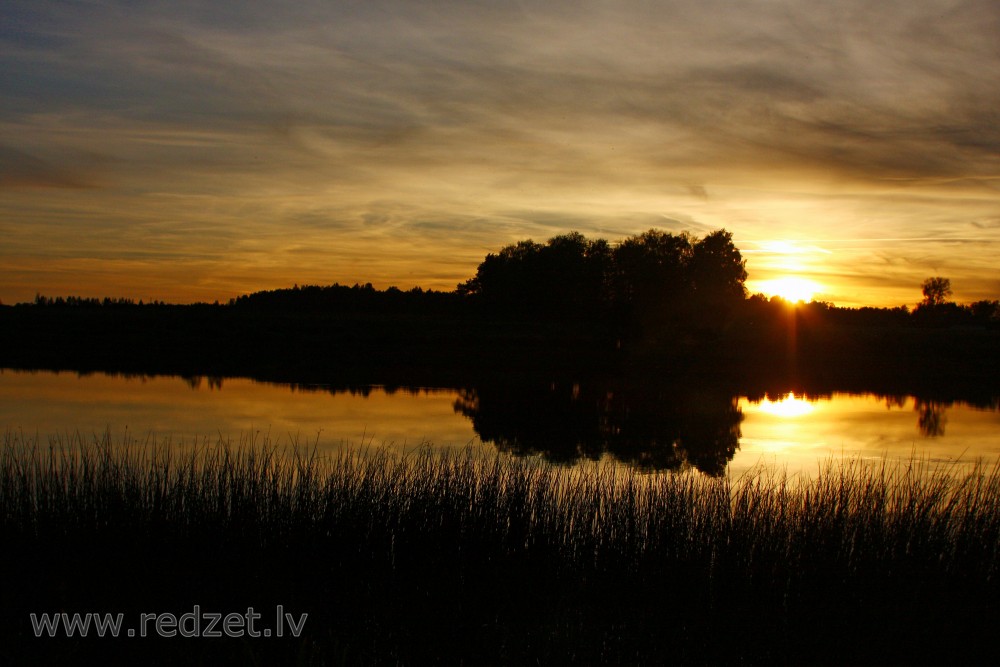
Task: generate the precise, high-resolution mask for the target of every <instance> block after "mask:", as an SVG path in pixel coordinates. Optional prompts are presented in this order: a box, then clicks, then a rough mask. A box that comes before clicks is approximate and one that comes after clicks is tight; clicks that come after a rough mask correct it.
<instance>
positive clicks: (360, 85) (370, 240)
mask: <svg viewBox="0 0 1000 667" xmlns="http://www.w3.org/2000/svg"><path fill="white" fill-rule="evenodd" d="M997 34H1000V6H998V5H997V4H996V3H994V2H992V1H991V0H974V1H973V0H970V1H956V2H949V3H941V2H938V1H937V0H911V1H909V2H902V1H897V0H890V1H889V2H880V3H874V4H873V3H870V2H862V1H861V0H846V1H845V2H838V3H835V4H831V3H810V2H805V1H804V0H782V1H780V2H763V1H761V2H746V3H738V4H734V3H732V2H723V1H722V0H708V1H705V0H698V1H695V0H676V1H674V2H670V3H646V2H639V1H638V0H634V1H633V0H624V1H623V2H617V3H605V2H596V1H589V0H584V1H582V2H580V1H577V2H563V1H556V2H544V3H542V2H534V1H532V0H522V1H520V2H489V3H487V2H458V1H452V0H447V1H446V0H434V1H431V2H422V3H410V2H402V1H391V0H384V1H371V2H364V3H327V2H320V1H319V0H304V1H303V2H297V3H292V4H291V5H288V6H278V5H275V4H274V3H271V2H264V1H263V0H250V1H248V2H240V3H229V2H216V3H208V4H206V3H195V2H185V1H181V2H169V3H163V2H156V1H153V0H148V1H144V2H138V3H136V2H130V3H123V2H115V1H112V0H95V1H93V2H89V3H85V4H71V3H62V2H54V1H50V0H38V1H37V2H33V3H30V5H29V4H27V3H15V5H14V6H12V7H10V8H5V9H4V21H3V22H2V27H0V67H2V68H3V71H4V72H5V83H4V96H3V99H2V100H0V132H2V136H3V137H4V139H3V141H4V145H3V147H2V148H0V188H2V189H3V191H4V192H5V193H8V195H6V196H5V198H4V199H3V200H2V201H0V226H2V227H3V228H4V230H5V231H12V232H16V236H17V238H18V243H17V246H16V247H17V248H18V249H19V250H17V251H16V252H18V253H24V254H22V255H18V256H19V257H22V258H24V259H23V262H29V260H28V259H27V258H28V257H29V256H31V257H37V258H42V259H38V260H37V261H44V258H45V257H50V258H53V259H55V258H57V257H58V258H60V261H69V260H68V259H67V258H65V257H62V256H61V255H59V254H58V253H59V251H58V249H57V248H58V247H59V243H56V244H52V243H51V241H52V238H53V237H51V236H49V234H50V233H52V232H51V230H52V229H53V225H55V226H57V227H58V229H59V236H58V239H59V242H60V243H65V244H66V245H67V246H72V247H73V248H74V252H75V253H76V254H77V255H78V261H79V262H84V261H85V260H87V258H92V259H93V258H104V259H108V258H109V257H110V256H111V255H113V254H114V249H115V248H122V247H129V248H132V249H133V252H136V250H134V249H135V248H142V253H144V255H143V256H144V257H150V258H152V257H160V258H163V259H164V260H166V258H171V261H176V260H177V258H178V257H179V256H183V255H184V254H185V253H187V254H188V256H189V257H190V258H191V260H192V261H196V262H200V263H201V262H203V264H199V269H198V271H199V272H203V274H204V275H205V276H211V277H205V278H199V281H200V285H202V286H203V285H207V284H211V285H216V286H222V285H225V288H224V291H226V293H220V294H219V298H226V297H228V296H230V295H231V293H230V292H233V291H235V292H240V291H246V290H249V289H254V288H257V287H259V286H260V283H261V282H269V283H270V285H272V286H273V285H275V284H280V283H281V282H282V281H286V282H300V283H301V282H306V281H307V280H309V279H312V278H315V279H316V280H325V281H332V280H355V279H357V280H361V279H364V276H361V275H359V274H361V273H363V272H364V271H366V270H367V271H369V272H370V273H371V275H372V278H371V279H372V280H373V282H376V281H384V282H387V283H392V282H396V283H400V284H401V285H402V286H407V285H410V284H421V283H425V284H426V283H433V284H434V285H435V286H439V287H441V286H450V285H452V284H454V283H455V282H458V280H461V279H463V278H464V277H467V275H468V274H469V273H470V272H471V271H473V270H474V268H475V263H476V261H477V259H476V258H477V257H481V256H482V254H483V252H484V249H487V250H488V249H496V248H497V247H499V245H502V244H503V243H507V242H510V241H511V240H513V239H516V238H524V237H528V236H531V237H536V238H545V237H547V236H549V235H553V234H556V233H560V232H564V231H569V230H570V229H578V230H580V231H583V232H584V233H590V234H597V235H605V236H608V237H611V238H618V237H620V236H623V235H626V234H629V233H635V232H639V231H642V230H644V229H647V228H649V227H651V226H661V227H664V228H669V229H671V230H672V231H683V230H688V231H692V232H694V233H696V234H703V233H705V231H707V230H711V229H714V228H717V227H727V228H729V229H730V230H732V231H734V233H735V235H736V239H737V242H738V243H739V242H743V243H745V244H746V245H745V247H746V248H747V249H748V250H751V251H752V250H753V249H754V247H755V246H754V244H755V243H757V242H759V241H762V240H768V239H770V240H778V241H780V240H785V241H788V242H796V241H801V242H804V241H806V240H808V239H813V241H814V244H813V245H815V246H816V247H819V248H828V249H830V251H831V254H829V255H826V256H825V257H824V258H821V259H817V260H816V267H817V270H820V269H822V267H823V266H827V267H828V268H829V277H828V279H829V280H830V281H833V280H842V281H847V282H850V283H852V284H854V285H859V284H861V283H862V282H863V281H864V280H865V275H871V276H876V274H878V273H879V271H881V267H880V264H879V262H880V261H881V260H880V259H879V257H906V258H910V259H911V260H912V261H910V262H909V268H904V267H902V266H901V267H900V268H899V280H900V281H903V282H906V281H909V282H910V283H913V284H916V285H919V282H920V280H921V279H922V278H923V277H925V276H922V275H921V272H922V271H924V272H926V270H928V269H929V268H933V267H935V266H937V267H938V268H939V270H940V271H942V272H951V273H952V274H953V275H956V276H962V279H963V280H967V281H969V282H970V283H974V284H977V285H986V284H988V283H989V281H990V280H993V281H995V279H996V273H995V272H996V269H995V268H990V267H989V261H988V260H987V253H988V252H991V251H992V250H994V249H995V247H996V243H997V242H1000V228H998V227H997V226H996V224H995V222H996V219H997V215H998V213H997V186H998V183H1000V180H998V179H1000V122H998V121H1000V117H998V112H997V109H1000V86H998V85H997V84H998V83H1000V46H998V44H1000V43H998V41H997V39H996V35H997ZM53 192H58V193H60V194H59V195H58V196H55V197H53V196H52V193H53ZM95 239H97V240H99V242H98V241H96V240H95ZM290 239H291V241H289V240H290ZM859 239H863V240H864V241H865V243H866V244H867V247H868V248H869V249H868V250H864V251H863V250H861V248H860V247H859V246H855V247H853V249H851V250H848V247H849V244H848V245H838V243H840V242H841V241H843V242H845V243H846V242H847V241H851V242H853V241H856V240H859ZM892 239H897V240H892ZM917 239H925V240H923V241H919V243H920V244H922V247H924V248H925V250H922V251H921V252H920V253H914V252H913V250H912V248H913V246H914V244H915V243H918V241H917ZM960 239H970V240H975V241H976V243H966V244H964V245H962V248H961V251H960V252H959V251H957V250H956V249H955V244H956V243H960ZM938 240H940V241H941V243H938V242H937V241H938ZM977 244H979V246H981V247H977ZM412 248H419V253H416V252H414V251H413V250H412ZM310 249H314V250H315V251H314V252H310ZM6 252H7V255H8V256H10V255H11V253H13V252H14V250H8V251H6ZM418 255H419V257H418ZM121 258H122V259H123V261H124V260H125V259H127V258H126V257H125V256H124V255H121ZM748 258H749V260H750V262H749V268H750V271H751V276H752V277H753V276H754V275H755V274H758V275H759V277H760V278H761V279H763V278H765V277H769V276H768V272H769V271H771V270H772V268H773V267H771V265H769V264H768V263H767V262H765V261H763V260H764V259H765V258H764V257H763V256H761V255H759V254H755V253H753V252H749V253H748ZM30 261H36V260H34V259H33V260H30ZM74 261H77V260H74ZM247 261H254V262H257V263H258V265H259V266H261V267H264V268H262V269H261V271H258V272H256V273H254V274H253V275H254V278H253V279H247V275H245V274H244V272H243V269H242V268H240V267H241V266H242V265H244V264H245V263H246V262H247ZM839 261H844V262H848V261H849V262H851V263H852V266H853V267H855V269H856V271H854V270H852V272H851V274H850V277H848V275H847V273H844V272H841V273H838V272H837V270H836V268H835V267H836V266H837V262H839ZM757 262H759V264H755V263H757ZM148 266H149V267H150V268H148V271H149V272H150V275H153V273H155V271H156V270H159V269H158V268H156V266H157V264H156V262H152V263H150V264H148ZM80 267H83V264H80ZM331 267H333V268H331ZM337 267H340V268H337ZM344 267H347V268H344ZM442 267H447V268H442ZM969 267H974V271H975V273H973V272H972V271H971V270H970V269H969ZM89 270H90V269H86V271H89ZM81 271H83V272H82V273H81V274H80V275H81V280H82V281H84V282H85V281H86V280H87V278H86V276H87V275H93V284H94V287H93V289H95V290H101V289H104V288H106V287H107V286H108V284H109V283H108V281H109V280H113V278H112V277H111V274H108V273H105V272H101V273H99V274H98V273H94V274H90V273H87V272H86V271H84V270H83V268H81ZM262 272H266V274H267V277H264V278H262V277H261V274H262ZM866 272H867V274H866ZM834 274H837V275H834ZM7 275H8V276H9V275H11V274H7ZM26 275H27V274H21V276H22V277H21V278H17V279H15V278H11V277H6V278H5V279H4V280H2V281H0V294H2V296H3V298H4V299H5V300H17V299H19V298H24V295H25V294H28V295H30V294H33V293H34V292H35V291H36V290H38V289H42V291H48V289H47V288H46V286H45V285H39V284H28V283H26V282H24V281H25V280H28V278H27V277H25V276H26ZM32 275H35V278H33V279H38V277H37V275H36V274H32ZM199 275H202V274H201V273H199ZM231 276H232V277H233V278H230V277H231ZM297 276H308V277H297ZM244 279H247V282H245V283H241V282H240V281H241V280H244ZM122 281H123V282H124V281H125V278H124V277H123V278H122ZM150 282H151V284H152V282H153V281H152V280H151V281H150ZM953 282H955V284H956V291H958V289H959V285H958V280H955V281H953ZM877 283H878V280H876V279H875V278H874V277H873V278H872V284H873V285H876V284H877ZM199 289H202V288H201V287H199ZM220 289H223V288H221V287H220ZM107 291H114V290H110V289H108V290H107ZM857 291H859V292H865V290H863V289H858V290H857ZM971 291H976V293H977V294H979V293H981V292H982V290H980V289H979V288H978V287H977V288H975V290H971V289H970V293H971ZM194 293H195V291H194V290H192V291H190V292H185V291H184V288H183V286H182V285H181V283H180V282H176V283H172V286H171V287H170V291H169V293H164V294H161V295H160V296H161V297H163V298H176V299H185V298H187V297H186V296H185V295H186V294H187V295H191V294H194ZM867 293H868V294H870V295H872V296H871V298H872V299H874V300H876V301H883V302H885V301H887V302H892V300H894V299H897V298H899V292H893V291H881V292H880V291H878V289H877V288H876V289H875V290H874V291H868V292H867ZM198 294H199V295H203V294H204V291H199V292H198Z"/></svg>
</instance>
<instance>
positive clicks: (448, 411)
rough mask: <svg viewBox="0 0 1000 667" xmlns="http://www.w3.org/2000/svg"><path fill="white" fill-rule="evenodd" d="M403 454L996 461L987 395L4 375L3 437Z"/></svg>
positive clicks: (643, 461)
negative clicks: (379, 449)
mask: <svg viewBox="0 0 1000 667" xmlns="http://www.w3.org/2000/svg"><path fill="white" fill-rule="evenodd" d="M109 427H110V428H112V430H113V431H114V433H115V435H118V434H120V433H121V432H122V430H124V429H126V428H127V429H128V431H129V433H131V434H134V435H137V436H139V437H140V439H143V437H144V434H150V436H152V437H153V438H156V439H158V441H160V442H163V441H166V440H171V441H172V442H175V443H176V442H178V441H188V442H191V441H195V442H203V441H204V440H205V439H209V440H214V439H216V438H218V437H219V436H222V437H224V438H231V439H234V440H237V441H238V439H239V437H240V435H241V434H244V433H247V432H257V431H262V432H264V433H268V434H269V435H270V437H271V439H272V441H275V440H277V441H280V442H284V443H288V442H300V443H304V442H308V443H310V444H311V443H313V442H318V443H319V444H320V446H321V447H323V448H337V447H340V446H344V445H350V446H354V445H359V444H372V445H376V446H378V445H382V444H385V445H389V446H397V447H399V446H402V447H412V446H415V445H418V444H420V443H423V442H430V443H433V444H435V445H436V446H441V447H448V446H457V447H464V446H466V445H468V444H470V443H473V444H476V445H479V444H482V445H484V446H487V447H489V448H491V449H492V448H496V449H498V450H500V451H504V452H510V453H512V454H516V455H536V456H541V457H544V458H545V459H547V460H549V461H552V462H558V463H561V464H573V463H575V462H577V461H581V460H597V459H601V458H610V459H613V460H615V461H619V462H622V463H624V464H628V465H632V466H636V467H639V468H642V469H644V470H682V469H686V468H693V469H696V470H699V471H702V472H703V473H706V474H709V475H720V474H723V473H725V472H726V471H727V470H728V471H729V472H735V473H737V474H738V473H739V471H741V470H744V469H746V468H749V467H750V466H752V465H754V464H756V463H759V462H764V463H773V464H777V465H780V466H785V467H787V468H788V469H789V470H790V471H797V470H803V469H813V470H814V469H815V466H816V461H817V460H823V459H827V458H829V457H830V456H840V455H862V456H871V457H881V456H890V457H896V456H900V457H907V456H910V455H919V456H925V457H929V458H933V459H940V460H953V459H955V458H957V457H960V456H961V457H962V458H965V459H973V458H977V457H984V458H988V459H993V458H995V457H997V456H1000V411H998V399H997V398H996V397H985V398H984V397H979V398H978V399H976V400H973V401H961V400H957V399H954V398H951V397H941V396H932V397H926V396H925V397H913V396H906V395H898V394H871V393H870V394H842V393H836V392H826V393H822V392H818V393H811V392H809V391H802V390H801V389H797V390H796V391H795V392H794V393H793V392H789V391H774V392H756V393H755V392H739V391H737V390H733V389H732V388H721V387H717V386H711V385H706V386H693V385H691V384H690V383H689V384H686V385H678V384H676V383H671V382H670V381H667V380H665V381H661V382H650V381H648V380H646V381H644V382H642V383H636V382H633V383H629V382H625V381H618V382H607V381H606V382H603V383H596V382H591V383H574V382H536V383H518V382H506V383H505V382H495V383H492V384H480V385H477V386H475V387H466V388H460V389H446V388H413V387H392V386H390V387H385V386H371V385H351V384H343V385H338V384H271V383H262V382H256V381H253V380H249V379H245V378H222V377H187V378H179V377H166V376H132V377H123V376H118V377H112V376H109V375H104V374H93V375H76V374H73V373H63V374H56V373H51V372H37V373H23V372H11V371H3V370H0V428H8V429H22V430H24V431H25V432H26V433H32V432H36V433H39V434H40V435H41V436H42V437H43V439H44V437H45V436H48V435H53V434H54V435H63V434H67V433H74V432H80V433H81V434H83V435H84V436H85V437H86V436H88V435H89V434H90V433H91V432H93V433H103V432H104V430H105V429H107V428H109Z"/></svg>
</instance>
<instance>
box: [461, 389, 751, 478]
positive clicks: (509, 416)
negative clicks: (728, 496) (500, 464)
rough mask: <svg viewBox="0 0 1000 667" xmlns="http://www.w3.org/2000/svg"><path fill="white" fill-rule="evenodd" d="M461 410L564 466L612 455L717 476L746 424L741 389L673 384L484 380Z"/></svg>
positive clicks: (500, 440) (503, 445)
mask: <svg viewBox="0 0 1000 667" xmlns="http://www.w3.org/2000/svg"><path fill="white" fill-rule="evenodd" d="M455 410H456V411H457V412H459V413H461V414H463V415H465V416H466V417H468V418H469V419H470V420H471V421H472V425H473V428H474V429H475V431H476V433H477V434H478V435H479V437H480V438H481V439H482V440H483V442H488V443H492V444H493V445H495V446H496V447H497V448H498V449H499V450H501V451H504V452H509V453H512V454H516V455H532V454H540V455H542V456H544V457H545V458H546V459H547V460H549V461H553V462H559V463H572V462H575V461H578V460H580V459H582V458H583V459H591V460H596V459H598V458H600V457H601V456H602V455H604V454H609V455H611V456H612V457H614V458H615V459H617V460H618V461H621V462H623V463H629V464H631V465H634V466H637V467H639V468H642V469H646V470H676V469H682V468H685V467H688V466H693V467H694V468H696V469H698V470H699V471H701V472H703V473H705V474H708V475H715V476H717V475H721V474H722V473H723V472H724V471H725V468H726V465H727V463H728V462H729V461H730V460H732V458H733V456H734V455H735V453H736V450H737V449H738V448H739V439H740V435H741V433H740V423H741V422H742V421H743V412H742V410H741V409H740V407H739V404H738V397H737V396H736V395H735V393H734V392H731V391H728V390H722V389H718V390H716V389H704V388H698V389H692V388H691V387H678V386H667V385H663V386H656V387H651V386H648V385H643V386H641V387H638V386H632V387H630V386H619V387H614V388H611V389H609V388H607V387H606V386H605V387H598V386H594V385H586V384H576V383H568V382H563V383H560V382H552V383H549V384H544V383H538V384H533V385H524V384H517V385H514V384H488V385H479V386H477V387H476V388H474V389H463V390H461V391H460V392H459V398H458V399H457V400H456V402H455Z"/></svg>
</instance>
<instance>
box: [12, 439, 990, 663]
mask: <svg viewBox="0 0 1000 667" xmlns="http://www.w3.org/2000/svg"><path fill="white" fill-rule="evenodd" d="M0 531H2V534H0V539H2V542H3V544H4V545H7V546H6V547H5V548H4V549H3V556H2V558H3V567H4V570H3V571H4V572H6V573H7V576H8V581H7V586H6V588H7V590H8V595H7V602H6V603H5V606H4V609H5V611H4V613H5V618H4V628H5V634H6V635H7V637H5V640H4V646H6V647H7V649H6V650H8V651H14V650H16V651H17V653H16V654H15V655H16V657H17V659H18V660H24V659H26V658H31V657H33V656H35V655H36V653H38V652H41V653H40V654H39V655H43V656H44V658H45V659H46V660H48V659H52V658H53V656H55V657H56V658H58V657H59V656H60V655H61V653H60V651H64V650H70V648H69V647H71V649H72V651H78V650H83V649H87V650H92V651H95V652H98V654H100V655H102V656H104V653H105V652H108V651H119V652H120V651H122V650H127V651H128V652H129V653H128V657H129V658H130V659H131V658H134V652H136V651H142V650H144V649H148V648H149V647H151V646H156V647H157V648H156V651H155V655H154V657H156V658H159V659H161V660H163V661H169V660H171V659H175V660H176V659H183V660H184V661H186V662H190V661H191V660H192V659H194V658H195V657H196V656H202V655H204V656H210V661H211V662H213V663H216V662H218V661H220V660H222V661H225V660H228V659H232V656H234V655H237V654H239V655H243V653H240V652H241V651H242V652H246V651H250V652H251V654H252V655H253V656H255V657H256V658H257V659H259V660H263V661H265V662H266V663H268V664H271V663H275V662H278V663H280V662H282V661H286V662H287V661H292V660H293V657H295V658H296V659H298V660H299V661H305V662H312V663H315V664H330V663H331V662H333V663H346V664H373V663H375V664H426V663H433V662H441V663H447V664H455V663H463V662H464V663H471V664H525V663H541V664H567V663H577V664H592V663H596V662H601V663H607V662H616V663H627V664H639V663H652V664H662V663H664V662H679V663H686V664H691V663H720V662H722V663H772V664H773V663H793V664H802V663H831V664H837V663H843V662H849V663H852V664H860V663H871V664H886V663H899V664H904V663H905V664H914V663H920V662H923V663H939V662H947V663H952V664H954V663H956V662H991V661H992V662H995V661H996V660H997V658H1000V650H998V648H997V647H996V646H995V643H994V642H992V641H991V640H990V639H989V637H990V636H991V634H992V631H993V629H994V628H995V627H996V622H997V621H998V620H1000V609H998V601H1000V598H998V593H1000V585H998V571H1000V552H998V546H1000V471H998V468H997V466H986V465H984V464H981V463H974V464H969V465H957V464H952V465H950V466H946V467H935V466H934V465H932V464H931V463H930V462H927V461H924V462H921V461H906V462H900V463H896V462H890V461H877V462H874V463H872V462H864V461H860V460H847V461H843V462H839V461H838V462H834V461H831V462H829V463H828V464H827V465H825V466H824V467H823V468H821V469H820V470H819V471H818V472H817V474H816V475H815V476H814V477H812V478H810V479H804V478H798V477H793V478H788V477H786V476H784V475H783V474H781V473H780V471H776V470H773V469H765V468H759V469H756V470H754V471H753V472H752V473H750V474H747V475H745V476H743V477H741V478H739V479H730V478H726V477H723V478H709V477H704V476H701V475H698V474H696V473H683V474H662V475H649V474H643V473H639V472H636V471H634V470H631V469H628V468H625V467H622V466H615V465H612V464H606V465H605V464H593V465H585V466H578V467H573V468H565V467H556V466H553V465H549V464H545V463H541V462H539V461H537V460H531V459H517V458H512V457H508V456H504V455H497V454H483V453H476V452H474V451H472V450H466V451H463V452H460V453H455V452H451V453H448V452H444V451H435V450H432V449H431V448H429V447H427V448H422V449H419V450H417V451H415V452H412V453H409V454H402V453H394V452H391V451H388V450H385V449H356V450H348V451H344V452H342V453H339V454H335V455H333V456H331V457H327V456H322V455H320V452H319V449H318V448H316V447H315V446H313V447H311V448H287V449H285V448H279V447H276V446H274V445H273V444H272V443H270V442H269V441H268V440H267V439H266V438H264V439H262V440H253V439H247V440H244V441H242V442H239V443H236V444H233V443H227V442H219V443H216V444H214V445H211V446H205V445H201V446H198V447H191V448H187V449H184V448H173V447H156V446H152V445H150V443H139V442H136V441H135V440H129V439H125V440H124V441H122V442H112V438H111V437H110V435H107V434H105V435H104V436H103V437H98V438H94V439H93V440H91V441H85V440H84V439H82V438H79V437H77V438H73V439H71V440H70V441H62V442H60V441H56V442H54V443H50V444H46V445H43V444H41V443H39V442H38V441H37V440H36V439H33V438H26V437H24V436H22V435H20V434H18V433H12V432H8V433H7V434H6V436H5V439H4V443H3V447H2V450H0ZM196 603H197V604H201V605H202V606H203V607H205V606H213V605H214V606H215V607H216V608H218V609H219V610H220V611H228V610H230V609H237V610H238V609H241V608H245V607H246V606H247V605H254V606H256V607H258V608H263V607H267V606H268V605H276V604H282V605H284V607H285V608H286V609H294V610H295V611H296V612H297V613H302V612H308V613H309V614H310V617H309V618H310V620H309V625H308V626H307V628H306V632H305V633H304V635H303V637H302V638H300V639H298V640H295V641H294V642H291V643H290V642H289V641H277V640H262V639H261V640H256V641H255V642H252V643H247V642H246V640H244V641H243V642H241V643H233V642H226V641H219V642H216V643H214V644H213V643H208V644H206V643H205V642H197V641H195V640H187V643H184V641H182V640H173V641H172V642H171V641H168V640H161V641H154V640H144V641H145V643H144V644H142V643H138V642H134V641H133V642H132V643H131V644H127V643H122V642H123V641H124V640H120V641H119V643H117V644H112V643H110V642H109V641H107V640H104V643H103V644H101V643H96V642H93V641H90V640H87V641H78V642H75V643H74V642H67V641H64V642H56V641H54V640H49V641H48V642H45V641H44V640H37V639H34V638H33V637H29V636H28V633H27V630H28V629H29V626H28V623H27V616H28V613H30V612H32V611H35V612H44V611H55V610H69V611H102V610H103V611H123V612H126V613H132V612H136V613H138V612H139V611H171V610H175V611H177V612H178V613H180V612H183V611H185V610H186V609H189V608H190V607H191V605H192V604H196ZM81 646H82V647H83V649H81ZM123 647H124V648H123ZM233 651H235V653H233ZM303 656H304V657H303ZM148 657H149V656H143V659H148ZM205 660H206V661H209V658H208V657H206V658H205ZM206 664H207V663H206Z"/></svg>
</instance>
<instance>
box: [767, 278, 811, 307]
mask: <svg viewBox="0 0 1000 667" xmlns="http://www.w3.org/2000/svg"><path fill="white" fill-rule="evenodd" d="M759 287H760V289H761V291H763V292H764V293H765V294H768V295H770V296H780V297H781V298H782V299H785V300H786V301H791V302H792V303H798V302H799V301H812V298H813V296H814V295H815V294H816V293H817V292H819V291H820V286H819V285H818V284H816V283H814V282H813V281H811V280H807V279H805V278H799V277H798V276H786V277H784V278H775V279H774V280H765V281H763V282H761V283H760V284H759Z"/></svg>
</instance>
